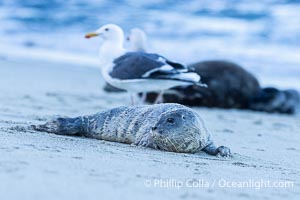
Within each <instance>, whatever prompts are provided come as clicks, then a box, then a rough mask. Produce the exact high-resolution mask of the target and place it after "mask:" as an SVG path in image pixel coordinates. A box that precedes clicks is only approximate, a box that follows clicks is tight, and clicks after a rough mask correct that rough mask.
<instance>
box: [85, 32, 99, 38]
mask: <svg viewBox="0 0 300 200" xmlns="http://www.w3.org/2000/svg"><path fill="white" fill-rule="evenodd" d="M98 35H99V34H98V33H87V34H86V35H85V38H86V39H89V38H91V37H96V36H98Z"/></svg>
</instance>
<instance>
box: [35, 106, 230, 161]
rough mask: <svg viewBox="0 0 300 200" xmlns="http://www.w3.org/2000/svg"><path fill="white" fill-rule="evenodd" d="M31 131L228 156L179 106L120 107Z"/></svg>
mask: <svg viewBox="0 0 300 200" xmlns="http://www.w3.org/2000/svg"><path fill="white" fill-rule="evenodd" d="M33 129H35V130H38V131H46V132H49V133H55V134H59V135H79V136H85V137H90V138H96V139H101V140H107V141H113V142H121V143H127V144H135V145H137V146H144V147H149V148H153V149H160V150H164V151H171V152H178V153H197V152H200V151H204V152H206V153H208V154H210V155H221V156H230V155H231V153H230V149H229V148H227V147H224V146H220V147H216V146H215V145H214V143H213V140H212V137H211V133H210V131H209V130H208V129H207V127H206V126H205V124H204V121H203V120H202V118H201V117H200V116H199V115H198V113H196V112H195V111H193V110H192V109H190V108H188V107H185V106H183V105H180V104H172V103H170V104H156V105H145V106H131V107H127V106H121V107H117V108H113V109H108V110H104V111H102V112H99V113H97V114H94V115H88V116H80V117H75V118H57V119H55V120H53V121H50V122H47V123H46V124H43V125H34V126H33Z"/></svg>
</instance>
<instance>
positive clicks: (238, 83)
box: [146, 60, 300, 114]
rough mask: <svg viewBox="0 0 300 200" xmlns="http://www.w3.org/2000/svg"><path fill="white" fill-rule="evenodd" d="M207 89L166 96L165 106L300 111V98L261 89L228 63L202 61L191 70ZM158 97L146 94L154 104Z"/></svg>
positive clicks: (182, 89)
mask: <svg viewBox="0 0 300 200" xmlns="http://www.w3.org/2000/svg"><path fill="white" fill-rule="evenodd" d="M188 68H189V70H190V71H192V72H195V73H197V74H198V75H200V77H201V81H202V82H203V83H205V84H206V85H207V87H206V88H205V87H199V86H197V85H190V86H184V87H182V86H181V87H174V88H172V89H170V90H168V91H166V92H165V94H164V96H163V99H164V102H166V103H180V104H183V105H188V106H204V107H219V108H239V109H250V110H256V111H264V112H269V113H285V114H296V113H299V111H300V94H299V92H298V91H296V90H293V89H287V90H280V89H277V88H273V87H266V88H262V87H261V86H260V84H259V82H258V80H257V79H256V77H255V76H254V75H253V74H251V73H250V72H248V71H247V70H245V69H244V68H243V67H241V66H239V65H237V64H235V63H232V62H228V61H221V60H219V61H218V60H212V61H203V62H198V63H195V64H191V65H189V66H188ZM157 95H158V93H154V92H152V93H147V98H146V100H147V101H148V102H153V101H154V99H155V98H156V96H157Z"/></svg>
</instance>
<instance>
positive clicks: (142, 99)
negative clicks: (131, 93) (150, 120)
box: [140, 92, 147, 104]
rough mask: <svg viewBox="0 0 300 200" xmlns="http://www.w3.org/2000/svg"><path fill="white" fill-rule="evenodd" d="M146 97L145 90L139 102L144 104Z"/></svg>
mask: <svg viewBox="0 0 300 200" xmlns="http://www.w3.org/2000/svg"><path fill="white" fill-rule="evenodd" d="M146 98H147V92H143V93H142V96H141V100H140V102H141V104H144V103H145V102H146Z"/></svg>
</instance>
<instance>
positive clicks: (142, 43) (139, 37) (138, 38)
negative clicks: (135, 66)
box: [127, 28, 147, 52]
mask: <svg viewBox="0 0 300 200" xmlns="http://www.w3.org/2000/svg"><path fill="white" fill-rule="evenodd" d="M127 41H128V42H129V48H128V50H129V51H142V52H146V50H147V36H146V33H145V32H144V31H143V30H142V29H139V28H132V29H131V30H130V33H129V35H128V37H127Z"/></svg>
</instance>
